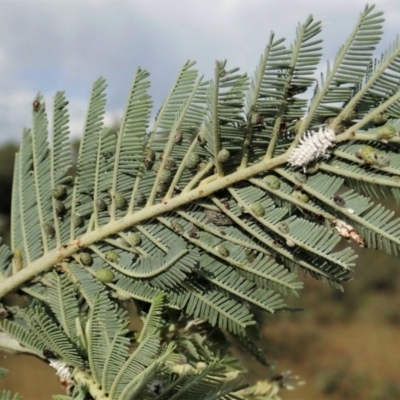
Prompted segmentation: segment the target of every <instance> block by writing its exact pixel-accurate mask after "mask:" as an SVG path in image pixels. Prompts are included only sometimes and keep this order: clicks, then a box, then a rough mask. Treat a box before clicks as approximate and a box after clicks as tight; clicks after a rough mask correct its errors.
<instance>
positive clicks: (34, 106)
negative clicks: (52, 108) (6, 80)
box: [32, 100, 40, 112]
mask: <svg viewBox="0 0 400 400" xmlns="http://www.w3.org/2000/svg"><path fill="white" fill-rule="evenodd" d="M32 106H33V111H35V112H37V111H39V108H40V101H39V100H35V101H34V102H33V103H32Z"/></svg>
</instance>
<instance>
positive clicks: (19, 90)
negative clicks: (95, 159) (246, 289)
mask: <svg viewBox="0 0 400 400" xmlns="http://www.w3.org/2000/svg"><path fill="white" fill-rule="evenodd" d="M375 4H376V5H377V10H378V11H384V12H385V19H386V23H385V33H384V37H383V40H382V43H381V45H380V46H379V48H378V49H377V51H376V55H377V56H378V55H380V54H381V53H382V52H383V51H384V49H385V48H387V47H388V46H389V45H390V43H391V42H392V41H393V40H394V38H395V36H396V34H397V33H399V31H400V29H399V28H398V21H399V20H400V7H399V5H398V0H376V1H375ZM364 6H365V2H364V0H363V1H361V0H353V1H351V2H349V1H346V0H336V1H335V2H315V1H313V0H304V1H301V2H299V1H298V0H280V1H279V2H278V1H274V0H271V1H265V0H219V1H218V2H215V1H212V0H202V1H201V2H200V1H198V2H196V1H191V2H187V1H184V0H171V1H169V2H166V1H162V0H158V1H157V0H143V1H138V0H131V1H128V0H126V1H123V0H118V1H102V0H96V1H94V0H93V1H90V0H85V1H73V0H70V1H62V0H59V1H57V0H53V1H50V0H48V1H29V2H28V1H16V0H13V1H4V0H3V1H0V236H3V238H4V239H5V241H6V242H8V240H9V213H10V206H11V187H12V171H13V160H14V154H15V152H16V151H17V150H18V143H19V138H20V134H21V131H22V128H23V127H25V126H29V125H30V111H31V107H32V101H33V100H34V97H35V95H36V93H37V92H38V91H41V92H42V93H43V95H44V97H45V100H46V102H47V104H48V110H50V109H51V106H50V105H51V103H52V97H53V96H54V94H55V92H56V91H57V90H65V91H66V95H67V97H68V99H69V100H70V114H71V124H70V126H71V138H72V142H73V149H76V148H77V145H78V144H79V138H80V135H81V131H82V127H83V124H84V118H85V112H86V105H87V102H88V99H89V94H90V89H91V84H92V82H93V81H94V80H95V79H96V78H98V77H99V76H104V77H105V78H106V79H107V81H108V83H109V90H108V105H107V109H108V112H107V115H106V118H105V123H107V124H109V125H118V123H119V119H120V118H121V116H122V110H123V107H124V103H125V100H126V98H127V95H128V92H129V88H130V84H131V80H132V78H133V75H134V73H135V71H136V69H137V68H138V67H139V66H140V67H142V68H145V69H148V70H149V71H150V72H151V74H152V76H151V80H152V88H151V94H152V95H153V98H154V103H155V108H154V109H155V110H157V109H158V108H159V106H160V105H161V102H162V100H163V99H164V97H165V96H166V94H167V92H168V90H169V88H170V87H171V85H172V83H173V82H174V79H175V77H176V75H177V73H178V71H179V69H180V68H181V66H182V65H183V64H184V63H185V62H186V61H187V60H188V59H192V60H197V61H198V65H197V66H198V69H199V70H200V72H201V73H204V74H205V76H206V77H211V76H212V74H213V68H214V61H215V60H216V59H225V58H226V59H228V65H230V66H231V67H236V66H240V67H241V69H242V70H243V71H246V72H248V73H249V74H253V73H254V70H255V67H256V65H257V63H258V61H259V57H260V54H261V53H262V52H263V50H264V47H265V44H266V42H267V40H268V37H269V34H270V31H271V30H274V32H275V33H276V37H286V38H287V42H288V43H291V42H292V41H293V40H294V38H295V29H296V26H297V23H298V22H302V21H304V20H305V19H306V18H307V16H308V14H310V13H312V14H313V15H314V17H315V19H316V20H321V21H322V26H323V32H322V37H323V39H324V50H323V53H324V57H323V59H324V60H332V59H333V58H334V56H335V54H336V52H337V50H338V49H339V47H340V46H341V45H342V44H343V42H344V41H345V40H346V38H347V36H348V35H349V34H350V32H351V30H352V29H353V27H354V25H355V23H356V21H357V18H358V16H359V13H360V12H361V11H362V10H363V7H364ZM325 68H326V63H325V62H324V64H322V65H321V67H320V71H325ZM50 118H51V112H50ZM386 205H387V206H389V207H391V208H392V209H394V210H396V212H398V207H397V208H396V206H395V204H394V203H390V202H388V203H386ZM358 253H359V259H358V264H357V265H358V266H357V268H356V270H355V273H354V280H353V281H351V282H349V283H347V285H346V288H345V289H346V291H345V293H340V292H338V291H335V290H333V289H331V288H330V287H329V286H327V285H323V284H322V283H320V282H316V281H313V280H311V279H309V278H306V279H305V282H306V285H305V290H304V291H303V293H301V294H300V298H290V299H288V302H289V303H290V304H291V305H293V306H302V307H304V308H305V311H302V312H299V313H295V314H281V315H265V314H263V315H262V316H261V320H262V330H263V337H262V339H261V340H260V341H259V345H260V346H262V347H263V349H264V350H265V352H266V355H267V358H268V360H270V361H271V362H273V363H276V371H277V372H280V371H283V370H287V369H291V370H292V371H293V373H294V374H297V375H300V377H301V379H303V380H305V381H306V385H304V386H301V387H299V388H297V389H296V390H295V391H293V392H290V391H282V393H281V396H282V398H283V399H284V400H290V399H301V400H303V399H304V400H310V399H318V400H320V399H321V400H323V399H332V400H339V399H357V400H358V399H367V400H385V399H388V400H395V399H400V381H399V379H398V375H399V372H398V371H399V370H400V361H399V358H400V357H397V356H396V354H397V353H398V335H399V332H400V297H399V293H400V291H399V288H400V265H399V262H398V259H396V258H394V257H389V256H386V255H383V254H380V253H377V252H374V251H370V250H365V249H361V250H359V251H358ZM237 354H238V356H239V357H241V358H243V362H244V363H245V365H247V366H248V368H249V370H250V372H251V376H252V379H264V378H265V376H266V374H267V372H268V371H266V370H265V369H263V368H261V367H259V366H257V364H256V363H255V362H254V360H251V359H249V358H248V357H246V355H245V354H243V353H240V352H239V351H238V353H237ZM0 365H1V366H4V367H6V368H9V369H10V374H9V376H8V377H7V378H6V379H4V380H1V381H0V388H8V389H12V390H18V391H19V392H20V393H21V394H23V395H25V398H26V399H50V398H51V394H55V393H62V391H61V389H60V386H59V384H58V382H57V379H56V377H55V374H54V373H53V370H52V369H50V368H49V367H47V366H46V365H45V364H44V363H42V362H41V361H38V360H36V359H34V358H32V357H26V356H11V355H5V354H2V353H0Z"/></svg>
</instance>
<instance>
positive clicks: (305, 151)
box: [288, 128, 336, 172]
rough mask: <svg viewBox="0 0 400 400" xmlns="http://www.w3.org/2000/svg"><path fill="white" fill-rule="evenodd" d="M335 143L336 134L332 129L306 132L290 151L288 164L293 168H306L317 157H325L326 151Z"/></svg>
mask: <svg viewBox="0 0 400 400" xmlns="http://www.w3.org/2000/svg"><path fill="white" fill-rule="evenodd" d="M335 141H336V134H335V131H334V130H333V129H322V128H320V129H319V131H318V132H315V131H312V132H307V133H306V134H305V135H304V136H303V137H302V138H301V139H300V144H299V145H298V146H297V147H296V148H295V149H294V150H293V151H292V153H291V155H290V157H289V160H288V163H289V164H291V165H292V166H294V167H303V170H304V172H306V166H307V164H309V163H310V162H312V161H314V160H316V159H317V158H319V157H326V156H327V155H328V154H327V150H328V148H329V147H331V146H333V143H334V142H335Z"/></svg>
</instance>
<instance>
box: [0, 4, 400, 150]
mask: <svg viewBox="0 0 400 400" xmlns="http://www.w3.org/2000/svg"><path fill="white" fill-rule="evenodd" d="M375 4H376V5H377V7H376V9H377V10H381V11H384V12H385V18H386V23H385V33H384V38H383V41H382V46H380V47H379V49H378V50H377V55H379V54H380V53H381V52H382V50H384V48H385V47H387V46H388V44H389V43H390V42H392V41H393V40H394V38H395V36H396V34H397V33H400V25H399V22H398V21H400V3H399V0H376V1H375ZM364 6H365V2H364V1H361V0H351V1H350V0H346V1H345V0H335V1H326V0H325V1H319V2H317V1H315V0H304V1H299V0H279V1H278V0H218V1H215V0H201V1H199V0H168V1H167V0H129V1H128V0H113V1H112V0H109V1H106V0H104V1H103V0H79V1H74V0H69V1H67V0H64V1H62V0H47V1H35V0H25V1H19V0H9V1H5V0H3V1H1V0H0V145H1V144H3V143H5V142H7V141H10V140H14V141H18V140H19V138H20V134H21V130H22V128H23V127H24V126H29V125H30V111H31V104H32V101H33V99H34V96H35V94H36V93H37V92H38V91H41V92H42V93H43V94H44V95H45V99H46V103H47V104H48V109H49V108H50V107H49V105H50V104H51V102H52V97H53V96H54V94H55V92H56V91H57V90H65V91H66V94H67V97H68V99H69V100H70V113H71V131H72V134H73V135H74V136H78V135H79V134H80V132H81V130H82V126H83V122H84V117H85V112H86V106H87V102H88V98H89V93H90V88H91V84H92V82H93V81H95V80H96V79H97V78H98V77H99V76H104V77H105V78H106V79H107V81H108V85H109V87H108V103H107V110H108V111H107V115H106V122H107V123H110V122H112V121H113V120H114V119H118V118H119V117H120V116H121V115H122V109H123V107H124V104H125V100H126V97H127V93H128V91H129V88H130V85H131V80H132V78H133V76H134V74H135V71H136V70H137V68H138V67H139V66H140V67H142V68H145V69H147V70H149V72H150V73H151V80H152V88H151V93H152V95H153V96H154V103H155V107H156V108H158V107H159V106H160V104H161V102H162V100H163V98H164V96H165V95H166V94H167V92H168V90H169V88H170V86H171V85H172V83H173V81H174V79H175V77H176V75H177V73H178V71H179V69H180V68H181V66H182V65H183V64H184V63H185V62H186V61H187V60H188V59H191V60H197V61H198V64H197V68H198V69H199V71H200V72H201V73H202V74H205V75H206V76H209V77H210V76H211V75H212V73H213V68H214V61H215V60H216V59H225V58H226V59H228V65H229V66H231V67H236V66H239V67H241V69H242V70H243V71H244V72H248V73H250V74H253V72H254V70H255V67H256V65H257V63H258V61H259V57H260V54H261V53H262V52H263V50H264V47H265V44H266V42H267V40H268V37H269V34H270V31H271V30H273V31H274V32H275V33H276V36H277V37H286V38H287V42H288V43H290V42H291V41H292V40H293V39H294V38H295V29H296V26H297V23H298V22H302V21H304V20H305V19H306V18H307V16H308V15H309V14H310V13H311V14H313V16H314V18H315V19H316V20H321V21H322V26H323V33H322V37H323V39H324V57H323V59H324V60H326V59H332V58H333V57H334V55H335V53H336V51H337V50H338V48H339V47H340V45H342V44H343V42H344V40H345V39H346V38H347V36H348V34H349V33H350V32H351V30H352V29H353V27H354V25H355V23H356V21H357V18H358V16H359V14H360V12H361V11H362V10H363V8H364ZM324 63H325V61H324ZM322 70H325V66H323V67H322Z"/></svg>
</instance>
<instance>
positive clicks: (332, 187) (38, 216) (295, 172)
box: [0, 6, 400, 400]
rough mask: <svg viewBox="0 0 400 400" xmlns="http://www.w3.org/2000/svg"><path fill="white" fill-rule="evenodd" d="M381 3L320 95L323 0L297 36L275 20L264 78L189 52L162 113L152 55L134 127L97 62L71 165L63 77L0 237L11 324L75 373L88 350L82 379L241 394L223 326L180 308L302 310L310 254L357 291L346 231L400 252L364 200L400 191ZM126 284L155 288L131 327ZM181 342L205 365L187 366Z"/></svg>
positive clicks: (238, 331)
mask: <svg viewBox="0 0 400 400" xmlns="http://www.w3.org/2000/svg"><path fill="white" fill-rule="evenodd" d="M381 15H382V13H380V12H374V7H373V6H367V7H366V8H365V10H364V11H363V13H362V14H361V16H360V18H359V21H358V22H357V25H356V27H355V29H354V30H353V32H352V33H351V35H350V37H349V39H348V40H347V41H346V43H345V44H344V45H343V46H342V47H341V48H340V50H339V51H338V53H337V54H336V57H335V60H334V62H333V64H332V66H330V65H328V70H327V73H326V76H322V78H321V81H320V82H318V83H317V84H315V87H314V94H313V97H312V99H311V100H310V101H309V102H308V101H307V99H306V98H301V97H300V96H301V94H303V93H304V92H305V91H306V90H308V89H310V88H311V86H312V85H314V83H315V82H316V81H315V77H314V73H315V71H316V68H317V66H318V65H319V62H320V58H321V47H320V43H321V40H320V39H319V37H318V35H319V34H320V31H321V24H320V22H315V21H314V20H313V17H311V16H310V17H309V18H307V19H306V21H305V22H304V23H303V24H300V25H299V26H298V28H297V31H296V38H295V40H294V41H293V44H292V45H290V46H288V47H285V46H284V45H283V39H275V36H274V34H271V36H270V38H269V42H268V44H267V47H266V49H265V52H264V54H263V56H262V58H261V60H260V63H259V65H258V68H257V71H256V74H255V76H254V78H253V80H252V81H251V83H249V80H248V78H247V75H246V74H239V73H238V70H239V69H238V68H234V69H230V70H228V69H227V68H226V62H217V65H216V69H215V76H214V80H212V81H210V82H204V81H203V78H202V77H198V72H197V71H196V70H195V69H193V65H194V63H193V62H187V63H186V64H185V65H184V66H183V68H182V70H181V71H180V73H179V75H178V78H177V79H176V81H175V83H174V84H173V87H172V89H171V91H170V93H169V94H168V96H167V99H166V100H165V102H164V103H163V104H162V107H161V109H160V111H159V113H158V114H157V116H156V119H155V123H154V125H153V127H151V128H150V131H148V125H149V119H150V115H151V106H152V101H151V98H150V96H149V94H148V90H149V86H150V83H149V80H148V78H149V73H148V72H147V71H145V70H142V69H138V71H137V73H136V75H135V77H134V80H133V84H132V87H131V90H130V93H129V96H128V100H127V105H126V108H125V112H124V116H123V118H122V123H121V127H120V129H113V128H110V127H105V126H104V125H103V118H104V114H105V103H106V100H105V89H106V83H105V80H104V79H103V78H100V79H98V80H97V81H96V82H95V83H94V85H93V89H92V93H91V97H90V102H89V107H88V111H87V116H86V122H85V126H84V135H83V138H82V141H81V144H80V150H79V156H78V162H77V166H76V176H74V177H70V176H68V173H69V171H70V166H71V155H70V145H69V142H68V134H69V129H68V118H69V117H68V112H67V108H66V107H67V100H66V98H65V96H64V93H63V92H58V93H57V94H56V97H55V100H54V115H53V124H52V125H53V126H52V136H51V140H49V139H48V133H47V126H48V122H47V117H46V113H45V108H44V104H43V103H42V99H41V97H40V96H38V97H37V98H36V100H35V101H34V103H33V121H32V130H29V129H24V131H23V134H22V142H21V147H20V151H19V153H18V154H17V156H16V162H15V169H14V183H13V199H12V216H11V217H12V227H11V247H10V248H8V247H7V246H5V245H1V246H0V271H1V275H0V296H4V295H5V294H7V293H9V292H11V291H12V290H15V289H16V288H20V289H21V290H22V291H24V292H25V293H26V294H27V295H28V296H30V297H31V298H33V300H32V302H31V304H30V306H29V307H27V308H26V309H24V310H21V309H19V308H15V307H14V308H13V307H9V308H7V309H6V311H8V312H9V313H10V316H11V317H12V318H9V319H7V318H5V319H4V321H2V322H1V326H2V330H3V331H4V332H6V333H7V334H9V335H10V336H13V337H14V338H15V339H16V340H18V341H19V342H20V344H21V345H23V346H25V347H26V348H28V349H31V351H33V352H35V353H36V354H39V355H43V353H44V352H46V353H47V356H45V357H46V358H50V359H55V358H57V362H59V363H60V366H59V367H57V368H59V369H61V370H63V371H64V372H65V373H66V375H68V376H70V374H71V370H72V369H71V368H72V367H76V370H75V372H74V379H75V380H76V386H75V392H74V394H73V397H74V398H81V399H84V398H85V396H86V395H87V394H90V395H91V396H92V397H95V395H93V393H95V392H96V390H97V391H99V390H101V391H104V393H106V395H107V396H108V397H110V398H121V399H122V398H126V399H128V398H131V397H138V398H139V397H140V396H142V397H143V398H150V397H156V396H157V397H156V398H158V399H159V400H161V399H165V400H166V399H167V398H168V399H171V398H172V399H174V398H176V399H178V398H186V397H187V398H191V399H192V398H193V399H199V400H200V399H204V398H209V397H210V396H211V397H212V396H214V397H219V398H226V399H236V398H240V396H242V394H243V392H237V393H238V394H234V393H232V391H234V390H239V388H238V384H237V381H236V380H234V379H231V382H228V380H227V379H225V378H226V376H225V375H224V374H225V371H226V370H227V368H228V367H227V365H228V362H227V361H226V360H225V361H224V360H223V361H221V362H218V361H217V359H218V357H219V354H218V352H219V351H220V349H221V346H222V344H221V343H222V341H221V340H219V341H218V340H215V341H214V342H213V341H212V340H211V339H210V338H209V337H208V336H207V335H205V334H204V331H203V330H202V329H203V328H199V327H196V329H192V330H191V329H189V328H188V329H186V326H185V325H186V324H187V320H186V319H188V318H195V319H201V320H202V324H203V326H205V325H206V326H207V327H208V328H209V325H211V326H212V327H214V328H215V329H214V331H216V332H219V333H221V330H228V331H229V332H230V333H233V334H234V335H238V336H243V337H245V335H246V329H247V328H248V327H249V326H251V325H254V324H255V321H254V318H253V315H252V314H251V309H252V307H256V308H258V309H263V310H266V311H268V312H271V313H273V312H277V311H280V310H287V309H290V307H289V306H287V305H286V304H285V303H286V302H287V301H288V299H287V298H288V296H287V295H291V294H294V295H297V294H298V292H299V290H300V289H302V287H303V285H302V282H300V281H299V279H298V272H299V270H300V269H301V270H303V271H305V272H307V273H309V274H310V275H311V276H312V277H314V278H316V279H319V280H322V281H323V282H329V283H330V285H332V286H333V287H335V288H338V289H340V290H343V287H342V284H343V282H345V281H346V280H348V279H349V274H350V272H351V269H352V267H353V266H354V259H355V258H356V256H355V253H354V251H353V250H352V249H351V248H344V249H342V250H338V246H339V245H341V239H342V238H346V239H348V238H351V239H353V240H354V241H356V242H357V243H358V244H360V245H361V246H368V247H372V248H375V249H383V250H385V251H386V252H388V253H390V254H395V255H397V254H398V253H399V249H400V222H399V221H400V220H399V219H398V218H394V212H392V211H391V210H389V209H386V208H384V207H383V206H382V205H381V204H376V203H373V202H372V201H371V199H370V198H375V199H376V198H378V199H379V198H381V197H383V196H386V197H389V198H390V197H392V198H394V199H395V200H396V201H397V202H398V203H400V183H399V182H400V153H399V148H400V147H399V143H400V137H399V131H400V120H396V119H394V118H399V117H400V91H399V90H398V89H399V76H400V67H399V65H400V59H399V57H400V46H399V41H398V40H396V41H395V42H394V43H393V44H392V45H391V46H389V48H388V49H387V50H386V51H385V52H384V54H383V55H382V57H381V58H380V59H378V60H376V59H374V58H373V51H374V49H375V46H376V45H377V44H378V42H379V40H380V37H381V35H382V22H383V19H382V17H381ZM307 129H310V131H309V132H308V133H307V132H306V131H307ZM49 142H50V143H49ZM301 168H302V169H303V171H300V170H299V169H301ZM349 188H350V189H349ZM52 270H53V271H52ZM54 270H56V271H54ZM130 299H134V300H136V301H138V302H145V303H150V304H151V306H150V310H149V311H148V312H147V317H146V319H145V325H144V328H143V331H142V332H141V333H140V334H139V335H136V336H135V338H136V340H135V341H132V342H131V340H130V339H129V337H128V330H127V312H126V309H125V308H124V305H125V304H126V301H127V300H130ZM139 304H140V303H139ZM163 305H165V306H167V307H168V310H167V311H166V312H165V313H164V312H163V314H162V317H163V319H162V321H161V312H162V311H161V308H162V306H163ZM143 308H144V309H146V307H143ZM164 318H165V320H164ZM185 321H186V323H184V322H185ZM161 322H162V324H161ZM164 322H165V323H166V325H165V327H164V326H162V327H161V325H164ZM196 323H197V322H196ZM196 323H195V322H193V324H196ZM188 325H189V324H188ZM171 327H172V328H171ZM170 328H171V329H172V330H171V331H170V330H169V329H170ZM208 328H207V329H208ZM175 331H176V332H175ZM167 335H169V336H167ZM172 336H173V337H174V338H176V343H177V346H178V348H177V349H175V347H174V345H172V344H171V345H170V346H166V345H165V342H166V340H170V338H171V337H172ZM206 336H207V338H206V339H205V337H206ZM167 338H168V339H167ZM174 340H175V339H174ZM244 341H245V340H244ZM130 345H133V346H134V349H133V352H131V353H130V352H129V347H130ZM247 347H250V346H247ZM46 350H47V351H46ZM48 352H51V353H48ZM181 352H182V353H185V354H186V355H187V359H188V360H190V362H193V364H195V363H198V362H199V361H204V360H206V361H207V362H208V363H209V365H207V366H206V365H205V366H204V368H203V367H202V368H198V369H194V367H193V366H191V367H190V368H191V369H190V371H191V372H190V373H189V372H187V371H186V372H185V373H183V371H178V370H175V369H174V367H177V366H176V365H174V364H177V363H178V360H177V354H178V353H181ZM253 352H254V353H256V350H255V349H254V348H253ZM53 355H54V357H53ZM259 358H260V359H262V358H261V357H259ZM187 362H189V361H187ZM173 365H174V367H173ZM196 368H197V367H196ZM78 369H79V370H78ZM174 371H175V372H174ZM193 371H194V372H193ZM222 376H224V377H225V378H223V377H222ZM159 381H161V382H163V383H162V385H161V386H160V384H158V383H157V382H159ZM94 382H95V384H96V385H95V386H96V389H93V385H94ZM160 387H162V389H163V390H161V389H160ZM99 388H101V389H99ZM268 390H269V389H268ZM268 390H267V391H266V393H267V392H268ZM251 393H253V392H251ZM268 393H269V392H268ZM96 395H97V394H96ZM102 395H103V394H102ZM207 396H208V397H207Z"/></svg>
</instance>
